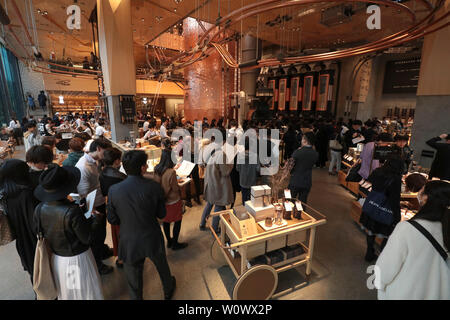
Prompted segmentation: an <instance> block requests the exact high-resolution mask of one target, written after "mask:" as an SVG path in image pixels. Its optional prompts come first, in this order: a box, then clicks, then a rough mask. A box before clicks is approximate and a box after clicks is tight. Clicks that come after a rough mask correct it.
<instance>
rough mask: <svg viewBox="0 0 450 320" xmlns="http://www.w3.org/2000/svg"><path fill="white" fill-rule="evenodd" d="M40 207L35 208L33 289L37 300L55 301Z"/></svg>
mask: <svg viewBox="0 0 450 320" xmlns="http://www.w3.org/2000/svg"><path fill="white" fill-rule="evenodd" d="M41 207H42V204H40V205H39V206H38V207H37V208H36V214H37V230H38V236H37V237H38V242H37V245H36V253H35V256H34V273H33V289H34V291H35V292H36V296H37V299H38V300H55V299H56V298H57V296H58V290H57V289H56V284H55V279H54V278H53V272H52V268H51V263H50V258H51V254H50V252H51V251H50V249H49V248H48V244H47V241H46V240H45V238H44V237H43V233H42V229H41Z"/></svg>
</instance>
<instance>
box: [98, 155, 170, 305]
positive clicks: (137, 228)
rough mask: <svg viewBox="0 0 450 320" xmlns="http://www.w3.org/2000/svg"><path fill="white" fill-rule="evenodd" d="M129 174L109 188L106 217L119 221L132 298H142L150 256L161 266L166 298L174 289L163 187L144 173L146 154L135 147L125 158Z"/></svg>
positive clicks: (122, 259) (122, 249) (121, 245)
mask: <svg viewBox="0 0 450 320" xmlns="http://www.w3.org/2000/svg"><path fill="white" fill-rule="evenodd" d="M122 163H123V167H124V169H125V171H126V173H127V175H128V177H127V178H126V179H125V180H124V181H122V182H120V183H118V184H115V185H112V186H111V187H110V189H109V192H108V211H107V217H108V221H109V223H111V224H112V225H120V242H119V257H118V258H119V259H120V260H121V261H123V264H124V270H125V274H126V276H127V280H128V287H129V292H130V296H131V299H133V300H142V299H143V293H142V290H143V269H144V261H145V258H147V257H148V258H150V260H152V261H153V263H154V264H155V266H156V269H157V270H158V273H159V276H160V278H161V282H162V284H163V287H164V297H165V299H166V300H169V299H171V298H172V296H173V293H174V291H175V277H173V276H172V275H171V272H170V268H169V265H168V263H167V258H166V252H165V248H164V238H163V234H162V232H161V228H160V226H159V223H158V219H162V218H164V217H165V216H166V207H165V200H164V191H163V189H162V188H161V186H160V185H159V184H158V183H157V182H155V181H153V180H149V179H146V178H144V177H143V174H144V173H145V172H147V155H146V153H145V152H144V151H140V150H133V151H128V152H127V153H125V155H124V156H123V159H122Z"/></svg>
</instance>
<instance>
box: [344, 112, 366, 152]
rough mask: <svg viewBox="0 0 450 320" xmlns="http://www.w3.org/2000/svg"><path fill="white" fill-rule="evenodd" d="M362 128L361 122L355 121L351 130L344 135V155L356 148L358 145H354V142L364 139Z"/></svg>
mask: <svg viewBox="0 0 450 320" xmlns="http://www.w3.org/2000/svg"><path fill="white" fill-rule="evenodd" d="M361 126H362V122H361V120H355V121H353V122H352V125H351V128H350V129H349V130H348V131H347V132H346V133H345V134H344V142H345V145H344V150H343V153H344V154H345V153H347V152H348V149H349V148H354V147H356V145H357V144H356V143H353V140H354V139H356V138H360V137H362V133H361Z"/></svg>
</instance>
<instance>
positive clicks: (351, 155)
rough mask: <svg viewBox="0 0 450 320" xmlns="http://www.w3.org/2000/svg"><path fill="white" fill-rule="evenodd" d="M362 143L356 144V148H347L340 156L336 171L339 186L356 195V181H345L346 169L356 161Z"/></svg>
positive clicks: (357, 185)
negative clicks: (340, 159) (339, 165)
mask: <svg viewBox="0 0 450 320" xmlns="http://www.w3.org/2000/svg"><path fill="white" fill-rule="evenodd" d="M362 148H363V146H362V144H358V147H357V148H349V151H348V153H347V154H344V155H343V156H342V165H341V170H340V171H339V172H338V181H339V184H340V185H341V186H343V187H344V188H346V189H347V190H349V191H350V192H352V193H353V194H354V195H357V194H358V192H359V184H358V182H348V181H345V178H346V177H347V174H348V171H349V170H350V169H351V168H352V167H353V166H354V165H355V164H356V163H357V162H358V160H359V157H360V155H361V151H362Z"/></svg>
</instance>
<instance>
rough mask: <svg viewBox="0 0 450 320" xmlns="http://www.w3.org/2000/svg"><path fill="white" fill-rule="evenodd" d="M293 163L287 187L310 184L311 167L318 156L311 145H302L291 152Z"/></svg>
mask: <svg viewBox="0 0 450 320" xmlns="http://www.w3.org/2000/svg"><path fill="white" fill-rule="evenodd" d="M292 158H294V161H295V165H294V168H293V169H292V172H291V180H290V182H289V188H292V187H293V188H305V189H309V188H311V186H312V168H313V166H314V164H315V163H316V162H317V159H318V158H319V154H318V153H317V151H316V150H314V149H313V148H312V147H302V148H300V149H297V150H295V151H294V153H293V154H292Z"/></svg>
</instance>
